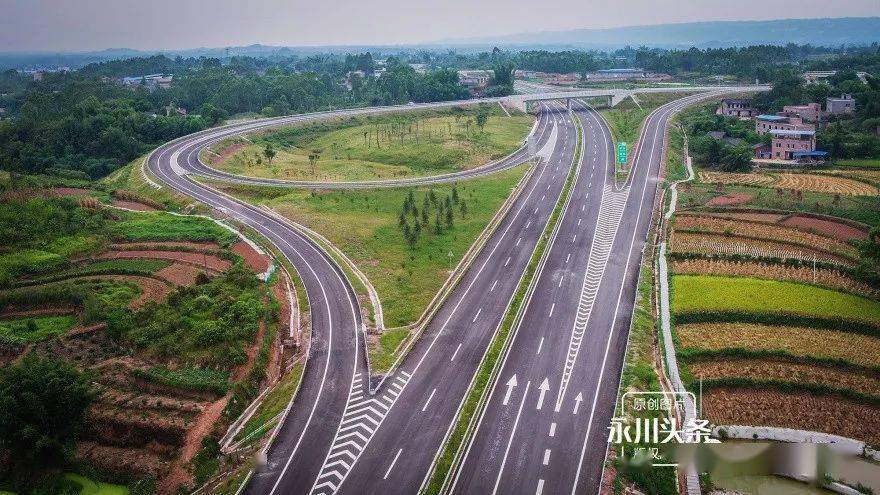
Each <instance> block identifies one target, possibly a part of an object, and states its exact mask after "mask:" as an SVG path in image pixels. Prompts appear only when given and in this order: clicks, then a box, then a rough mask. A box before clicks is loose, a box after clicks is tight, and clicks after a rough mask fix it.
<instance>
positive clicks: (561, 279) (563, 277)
mask: <svg viewBox="0 0 880 495" xmlns="http://www.w3.org/2000/svg"><path fill="white" fill-rule="evenodd" d="M563 280H565V275H563V276H561V277H559V285H557V286H556V287H562V281H563Z"/></svg>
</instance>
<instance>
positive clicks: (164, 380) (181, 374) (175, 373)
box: [132, 366, 229, 395]
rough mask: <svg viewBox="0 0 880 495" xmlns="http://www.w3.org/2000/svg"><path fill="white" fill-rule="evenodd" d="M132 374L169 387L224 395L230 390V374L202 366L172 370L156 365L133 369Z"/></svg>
mask: <svg viewBox="0 0 880 495" xmlns="http://www.w3.org/2000/svg"><path fill="white" fill-rule="evenodd" d="M132 374H133V375H134V376H137V377H139V378H143V379H145V380H148V381H151V382H155V383H159V384H162V385H167V386H169V387H175V388H182V389H186V390H195V391H197V392H212V393H215V394H218V395H223V394H225V393H226V391H227V390H229V375H228V374H227V373H224V372H222V371H214V370H207V369H201V368H177V369H175V370H172V369H169V368H166V367H164V366H154V367H152V368H148V369H145V370H140V369H136V370H133V371H132Z"/></svg>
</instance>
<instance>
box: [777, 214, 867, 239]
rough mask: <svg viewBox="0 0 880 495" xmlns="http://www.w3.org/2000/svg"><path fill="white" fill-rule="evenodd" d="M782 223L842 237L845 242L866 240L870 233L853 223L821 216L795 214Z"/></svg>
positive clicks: (838, 237) (837, 237)
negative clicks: (847, 223)
mask: <svg viewBox="0 0 880 495" xmlns="http://www.w3.org/2000/svg"><path fill="white" fill-rule="evenodd" d="M780 223H781V224H782V225H787V226H789V227H796V228H799V229H801V230H809V231H812V232H816V233H819V234H823V235H827V236H830V237H834V238H836V239H840V240H841V241H844V242H849V241H852V240H864V239H867V238H868V233H867V232H865V231H864V230H862V229H858V228H856V227H853V226H851V225H846V224H843V223H840V222H833V221H831V220H822V219H820V218H812V217H805V216H801V215H795V216H793V217H790V218H787V219H785V220H783V221H782V222H780Z"/></svg>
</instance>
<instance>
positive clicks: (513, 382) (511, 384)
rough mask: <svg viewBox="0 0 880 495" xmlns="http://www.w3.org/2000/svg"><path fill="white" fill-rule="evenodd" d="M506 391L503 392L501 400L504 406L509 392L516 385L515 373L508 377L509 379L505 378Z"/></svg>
mask: <svg viewBox="0 0 880 495" xmlns="http://www.w3.org/2000/svg"><path fill="white" fill-rule="evenodd" d="M506 387H507V392H506V393H505V394H504V401H503V402H501V405H503V406H506V405H507V402H508V401H509V400H510V394H511V393H512V392H513V389H514V387H516V374H515V373H514V375H513V376H512V377H510V380H507V384H506Z"/></svg>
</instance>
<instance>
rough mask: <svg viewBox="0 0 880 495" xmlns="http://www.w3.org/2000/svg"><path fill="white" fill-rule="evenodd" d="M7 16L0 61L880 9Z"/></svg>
mask: <svg viewBox="0 0 880 495" xmlns="http://www.w3.org/2000/svg"><path fill="white" fill-rule="evenodd" d="M771 5H772V7H771V8H768V6H771ZM0 13H2V16H0V52H8V51H65V52H66V51H86V50H101V49H105V48H135V49H143V50H162V49H185V48H200V47H224V46H242V45H250V44H255V43H260V44H264V45H281V46H314V45H373V44H418V43H427V42H434V41H438V40H449V39H459V38H467V37H477V36H479V37H484V36H494V35H504V34H514V33H523V32H536V31H550V30H564V29H578V28H606V27H617V26H631V25H641V24H663V23H671V22H691V21H710V20H758V19H775V18H780V17H789V18H793V17H798V18H800V17H804V18H809V17H829V16H830V17H847V16H853V17H864V16H878V15H880V0H836V1H833V2H832V1H829V0H794V1H792V0H776V1H774V2H767V1H766V0H356V1H353V0H0Z"/></svg>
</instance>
